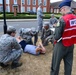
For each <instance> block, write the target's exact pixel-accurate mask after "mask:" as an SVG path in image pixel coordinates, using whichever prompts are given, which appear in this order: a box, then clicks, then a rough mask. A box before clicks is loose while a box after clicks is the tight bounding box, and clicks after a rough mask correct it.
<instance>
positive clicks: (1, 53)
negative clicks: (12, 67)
mask: <svg viewBox="0 0 76 75" xmlns="http://www.w3.org/2000/svg"><path fill="white" fill-rule="evenodd" d="M22 52H23V50H22V48H21V46H20V45H19V44H18V42H17V41H16V39H15V37H12V36H10V35H8V34H4V35H2V36H1V38H0V63H3V64H7V63H8V62H10V61H12V62H18V60H19V58H20V56H21V54H22Z"/></svg>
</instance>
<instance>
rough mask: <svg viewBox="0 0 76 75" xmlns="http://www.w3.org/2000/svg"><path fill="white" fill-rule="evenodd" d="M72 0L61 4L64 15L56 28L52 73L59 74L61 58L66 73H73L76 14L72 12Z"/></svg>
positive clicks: (68, 74)
mask: <svg viewBox="0 0 76 75" xmlns="http://www.w3.org/2000/svg"><path fill="white" fill-rule="evenodd" d="M70 6H71V1H70V0H67V1H66V0H65V1H63V2H61V4H60V5H59V7H60V11H61V13H62V15H63V16H62V17H61V19H60V22H59V26H58V27H56V29H55V37H54V38H55V40H56V43H55V46H54V51H53V57H52V65H51V73H50V75H59V67H60V63H61V60H62V59H63V61H64V75H71V72H72V63H73V49H74V44H76V16H75V15H73V14H72V12H71V8H70Z"/></svg>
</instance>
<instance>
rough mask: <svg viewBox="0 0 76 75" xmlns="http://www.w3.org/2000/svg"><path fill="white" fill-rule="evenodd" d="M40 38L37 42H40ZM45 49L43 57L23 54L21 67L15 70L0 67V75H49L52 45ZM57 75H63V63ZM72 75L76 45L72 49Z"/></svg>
mask: <svg viewBox="0 0 76 75" xmlns="http://www.w3.org/2000/svg"><path fill="white" fill-rule="evenodd" d="M40 41H41V40H40V38H39V39H38V42H40ZM45 48H46V54H44V55H39V56H35V55H31V54H28V53H23V55H22V57H21V60H20V62H22V63H23V65H22V66H21V67H19V68H16V69H11V68H10V67H7V68H5V69H3V68H1V67H0V75H50V67H51V61H52V54H53V50H52V48H53V47H52V44H51V43H49V44H48V46H46V47H45ZM59 75H64V64H63V61H62V62H61V64H60V72H59ZM72 75H76V45H75V49H74V62H73V71H72Z"/></svg>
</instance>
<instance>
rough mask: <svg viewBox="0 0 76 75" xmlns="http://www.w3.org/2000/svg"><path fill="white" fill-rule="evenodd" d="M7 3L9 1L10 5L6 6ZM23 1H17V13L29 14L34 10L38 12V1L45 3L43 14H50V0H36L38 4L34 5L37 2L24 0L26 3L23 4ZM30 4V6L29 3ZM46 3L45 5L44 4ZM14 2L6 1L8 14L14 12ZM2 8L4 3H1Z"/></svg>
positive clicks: (12, 0)
mask: <svg viewBox="0 0 76 75" xmlns="http://www.w3.org/2000/svg"><path fill="white" fill-rule="evenodd" d="M6 1H9V4H6ZM15 1H16V0H15ZM21 1H22V0H17V5H18V6H17V12H27V11H31V10H34V12H35V11H37V8H38V4H39V3H38V1H41V2H42V3H43V5H44V4H45V5H44V6H43V9H42V10H43V12H50V0H36V4H35V5H33V1H35V0H29V1H28V0H23V1H24V2H23V3H22V2H21ZM28 2H30V4H29V5H28V4H27V3H28ZM44 2H45V3H44ZM13 5H14V0H5V8H6V11H7V12H14V6H13ZM0 6H2V3H1V2H0Z"/></svg>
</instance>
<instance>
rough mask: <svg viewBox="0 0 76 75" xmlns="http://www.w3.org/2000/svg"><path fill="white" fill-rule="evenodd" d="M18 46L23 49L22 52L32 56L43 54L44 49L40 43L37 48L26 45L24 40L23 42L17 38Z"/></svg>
mask: <svg viewBox="0 0 76 75" xmlns="http://www.w3.org/2000/svg"><path fill="white" fill-rule="evenodd" d="M17 40H18V42H19V44H20V45H21V47H22V48H23V51H24V52H26V53H30V54H33V55H39V54H45V52H46V49H45V48H44V47H43V45H42V43H41V42H40V43H39V45H38V46H35V45H31V44H27V43H26V41H25V40H23V39H22V38H21V37H20V36H19V37H18V38H17Z"/></svg>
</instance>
